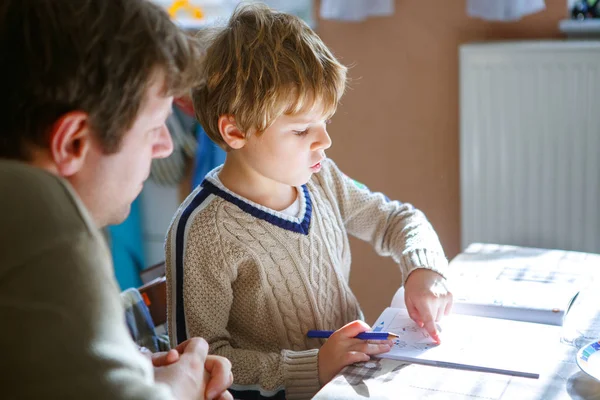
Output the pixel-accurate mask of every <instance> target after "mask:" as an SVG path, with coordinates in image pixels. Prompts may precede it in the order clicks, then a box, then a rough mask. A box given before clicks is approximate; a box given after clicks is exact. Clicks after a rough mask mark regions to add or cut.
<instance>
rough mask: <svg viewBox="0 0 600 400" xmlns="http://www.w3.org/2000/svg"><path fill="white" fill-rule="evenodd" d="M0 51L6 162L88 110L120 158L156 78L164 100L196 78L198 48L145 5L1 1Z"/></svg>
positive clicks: (137, 1)
mask: <svg viewBox="0 0 600 400" xmlns="http://www.w3.org/2000/svg"><path fill="white" fill-rule="evenodd" d="M0 54H1V56H0V76H2V79H0V82H1V83H0V89H1V90H0V96H2V100H1V101H0V104H1V105H2V106H1V108H0V110H1V111H0V115H2V123H1V124H0V157H2V158H14V159H22V160H28V159H30V158H31V151H30V150H31V149H32V148H34V147H42V148H46V147H47V146H48V144H49V141H48V140H49V138H48V134H49V132H50V130H51V128H52V126H53V124H54V123H55V122H56V121H57V120H58V119H59V118H60V117H61V116H62V115H64V114H65V113H67V112H70V111H83V112H86V113H87V114H88V115H89V122H90V125H91V128H92V129H93V132H94V134H95V135H96V138H97V139H98V142H99V143H100V144H101V146H102V148H103V150H104V151H105V152H106V153H113V152H116V151H118V149H119V146H120V143H121V139H122V137H123V135H124V133H125V132H126V131H127V130H128V129H129V128H131V126H132V125H133V122H134V121H135V118H136V116H137V114H138V112H139V110H140V107H141V105H142V102H143V100H144V98H145V95H146V92H147V89H148V87H149V86H150V85H151V84H152V83H153V79H154V78H155V77H156V76H161V77H164V78H165V88H164V90H165V95H177V94H181V93H182V92H183V91H185V90H186V89H190V88H191V86H193V85H194V84H195V82H196V81H195V80H196V77H197V67H196V65H195V63H196V62H197V59H198V49H197V44H196V42H195V41H194V40H191V39H190V38H189V37H187V36H186V35H185V33H183V32H182V31H181V30H180V29H178V28H177V27H176V26H175V25H174V24H173V23H172V22H171V21H170V19H169V17H168V15H167V14H166V12H165V11H164V10H163V9H161V8H160V7H159V6H157V5H154V4H152V3H150V2H149V1H147V0H2V1H1V2H0ZM157 72H159V73H160V75H159V74H158V73H157Z"/></svg>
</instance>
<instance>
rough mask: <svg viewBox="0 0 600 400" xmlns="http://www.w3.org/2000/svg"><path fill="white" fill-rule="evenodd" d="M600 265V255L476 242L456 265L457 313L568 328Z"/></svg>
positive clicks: (453, 278) (452, 265)
mask: <svg viewBox="0 0 600 400" xmlns="http://www.w3.org/2000/svg"><path fill="white" fill-rule="evenodd" d="M598 265H600V255H598V254H589V253H580V252H573V251H565V250H549V249H537V248H529V247H519V246H508V245H495V244H481V243H474V244H471V245H470V246H469V247H467V249H466V250H465V251H464V252H462V253H461V254H459V255H458V256H457V257H455V258H454V259H453V260H452V261H451V263H450V267H449V270H450V276H449V281H450V284H451V289H452V293H453V294H454V308H453V312H455V313H458V314H468V315H478V316H483V317H491V318H504V319H510V320H516V321H526V322H537V323H542V324H550V325H562V324H563V320H564V317H565V314H566V313H567V311H568V309H569V307H570V305H571V304H572V302H573V300H574V298H575V296H576V295H577V293H578V292H579V291H580V290H581V289H583V288H585V287H586V286H588V285H589V284H590V283H591V282H592V279H593V272H594V271H596V270H597V268H598Z"/></svg>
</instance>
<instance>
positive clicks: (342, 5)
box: [320, 0, 394, 21]
mask: <svg viewBox="0 0 600 400" xmlns="http://www.w3.org/2000/svg"><path fill="white" fill-rule="evenodd" d="M320 11H321V12H320V14H321V18H323V19H337V20H341V21H362V20H364V19H366V18H368V17H382V16H388V15H392V14H393V13H394V0H322V1H321V10H320Z"/></svg>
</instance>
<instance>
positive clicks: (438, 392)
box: [313, 343, 600, 400]
mask: <svg viewBox="0 0 600 400" xmlns="http://www.w3.org/2000/svg"><path fill="white" fill-rule="evenodd" d="M555 350H556V363H554V364H549V365H547V366H546V367H545V369H544V371H542V373H541V374H540V379H528V378H517V377H511V376H505V375H498V374H490V373H481V372H472V371H460V370H455V369H447V368H439V367H430V366H425V365H416V364H405V363H402V362H399V361H395V360H389V359H377V358H373V359H372V360H371V361H369V362H366V363H358V364H354V365H350V366H348V367H346V368H344V369H343V370H342V372H340V374H338V375H337V376H336V377H335V378H334V379H333V380H332V381H331V382H329V383H328V384H327V385H325V386H324V387H323V388H322V389H321V390H320V391H319V393H317V395H316V396H315V397H314V398H313V400H325V399H327V400H346V399H377V400H379V399H403V400H404V399H406V400H411V399H444V400H466V399H469V400H477V399H492V400H525V399H528V400H529V399H532V400H533V399H536V400H537V399H543V400H563V399H564V400H566V399H569V400H572V399H576V400H579V399H586V400H594V399H596V400H600V381H597V380H595V379H594V378H592V377H589V376H588V375H587V374H585V373H584V372H582V371H581V370H580V369H579V367H578V366H577V364H576V362H575V354H576V352H577V350H576V349H575V348H574V347H570V346H568V345H565V344H560V343H559V344H557V349H555Z"/></svg>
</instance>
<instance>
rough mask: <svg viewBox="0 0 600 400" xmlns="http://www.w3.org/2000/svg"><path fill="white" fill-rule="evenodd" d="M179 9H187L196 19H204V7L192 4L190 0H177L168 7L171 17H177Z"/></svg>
mask: <svg viewBox="0 0 600 400" xmlns="http://www.w3.org/2000/svg"><path fill="white" fill-rule="evenodd" d="M179 10H184V11H186V12H187V13H189V14H190V15H191V16H192V18H195V19H202V17H203V16H204V13H203V12H202V9H201V8H200V7H196V6H193V5H191V4H190V1H189V0H175V1H174V2H173V4H171V7H169V9H168V12H169V15H170V16H171V18H176V17H177V12H179Z"/></svg>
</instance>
